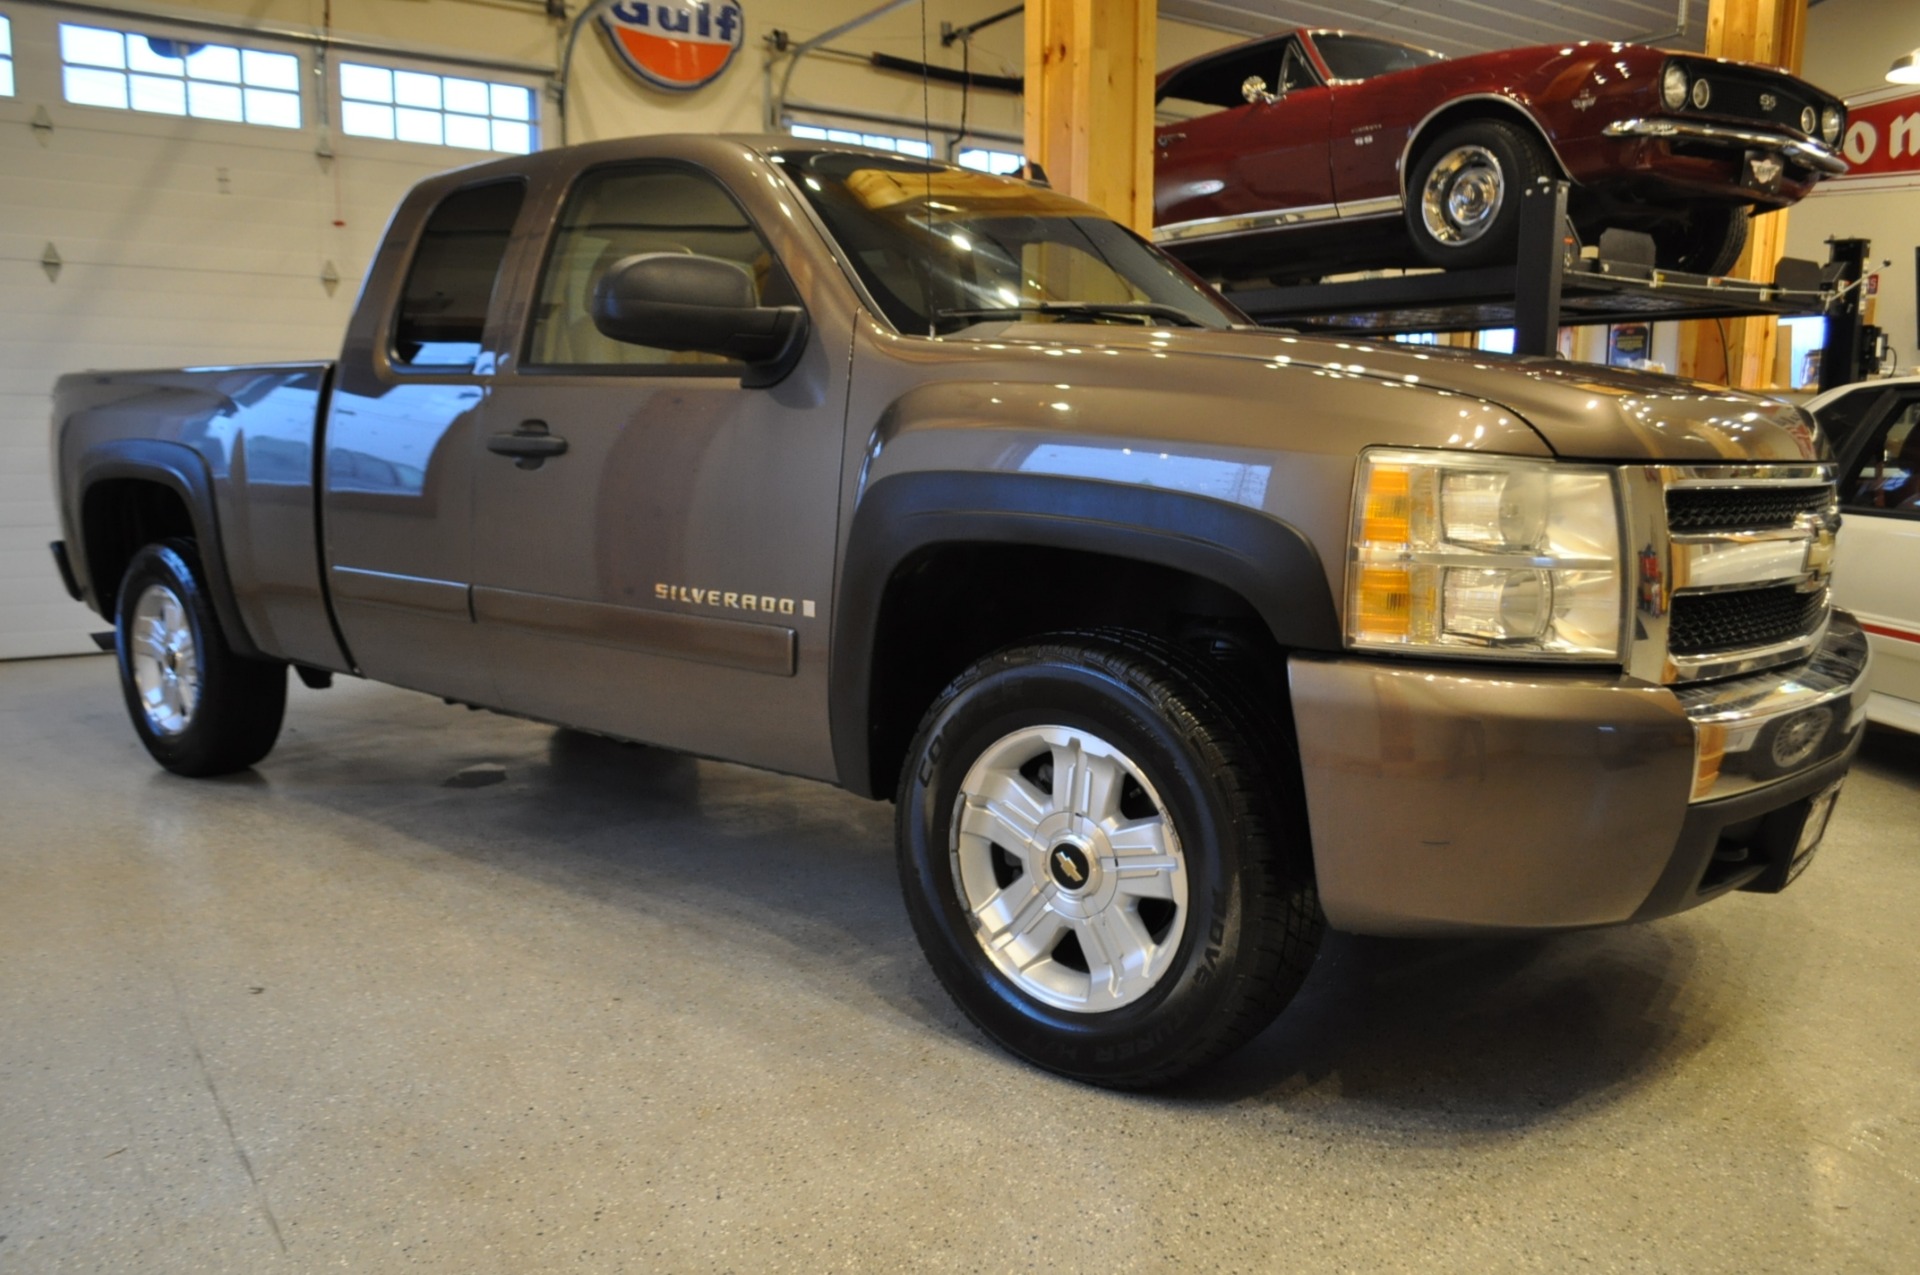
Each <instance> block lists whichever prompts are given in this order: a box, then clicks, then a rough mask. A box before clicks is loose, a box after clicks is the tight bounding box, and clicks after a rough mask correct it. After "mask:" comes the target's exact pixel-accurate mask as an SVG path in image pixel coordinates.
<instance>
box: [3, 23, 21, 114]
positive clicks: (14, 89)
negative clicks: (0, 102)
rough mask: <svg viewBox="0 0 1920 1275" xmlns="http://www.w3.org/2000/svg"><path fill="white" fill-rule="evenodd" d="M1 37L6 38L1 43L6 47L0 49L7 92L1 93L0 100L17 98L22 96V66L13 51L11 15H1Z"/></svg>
mask: <svg viewBox="0 0 1920 1275" xmlns="http://www.w3.org/2000/svg"><path fill="white" fill-rule="evenodd" d="M0 37H4V40H3V41H0V43H4V45H5V47H4V48H0V67H4V68H6V84H5V85H4V89H5V91H4V92H0V98H16V97H19V96H20V64H19V58H18V57H17V55H16V54H15V53H14V51H13V17H12V15H11V14H5V13H0Z"/></svg>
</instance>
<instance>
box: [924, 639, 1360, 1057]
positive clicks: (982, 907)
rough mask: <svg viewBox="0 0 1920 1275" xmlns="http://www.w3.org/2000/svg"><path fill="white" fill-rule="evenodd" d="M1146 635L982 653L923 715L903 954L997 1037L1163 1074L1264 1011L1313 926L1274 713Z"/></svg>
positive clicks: (1290, 978)
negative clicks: (911, 934) (922, 957)
mask: <svg viewBox="0 0 1920 1275" xmlns="http://www.w3.org/2000/svg"><path fill="white" fill-rule="evenodd" d="M1238 689H1239V688H1235V687H1231V686H1229V685H1227V684H1226V683H1224V682H1223V681H1222V680H1221V679H1220V678H1218V677H1217V676H1216V674H1215V673H1214V672H1213V670H1212V669H1211V667H1210V666H1208V665H1206V664H1205V663H1203V662H1201V661H1199V660H1197V659H1192V658H1189V657H1187V656H1186V655H1184V654H1183V653H1182V652H1179V651H1177V650H1175V649H1174V648H1171V647H1167V646H1164V645H1162V644H1159V643H1157V642H1155V641H1154V640H1153V639H1150V638H1147V637H1144V636H1131V635H1128V636H1116V635H1105V634H1101V635H1069V636H1065V637H1060V638H1056V639H1052V640H1048V641H1045V642H1040V643H1036V644H1034V645H1030V646H1022V647H1017V648H1013V649H1010V650H1006V651H1002V652H999V653H997V654H995V655H992V656H989V657H988V658H986V659H984V660H981V661H980V662H979V663H977V664H975V665H974V666H973V667H972V668H970V669H968V670H967V672H965V673H964V674H962V675H961V676H960V677H959V678H958V679H957V680H956V681H955V682H954V683H953V684H952V685H951V686H949V687H948V688H947V690H946V691H945V692H944V693H943V694H942V695H941V696H940V698H939V700H938V701H937V702H936V703H935V704H934V706H933V708H932V709H931V710H930V711H929V712H928V714H927V716H926V719H925V720H924V722H923V723H922V725H921V729H920V732H919V735H918V737H917V738H916V740H915V742H914V745H913V749H912V752H911V754H910V755H909V758H908V763H907V766H906V769H905V773H904V775H903V777H902V780H901V785H900V795H899V811H898V820H899V826H898V845H899V855H900V873H901V879H902V883H903V885H904V886H905V890H906V898H907V908H908V912H909V914H910V915H911V917H912V920H913V925H914V929H915V932H916V933H917V934H918V936H919V939H920V944H921V947H922V948H923V949H924V950H925V951H926V954H927V958H928V960H929V961H930V962H931V963H932V965H933V968H934V971H935V973H936V974H937V975H938V976H939V978H940V980H941V982H942V983H943V984H944V985H945V986H946V988H947V991H948V992H949V993H950V994H951V995H952V996H953V998H954V1000H955V1001H956V1002H957V1003H958V1004H959V1005H960V1008H961V1009H962V1010H964V1011H965V1012H966V1014H967V1015H968V1017H970V1018H971V1019H972V1020H973V1021H974V1022H975V1023H977V1024H978V1025H979V1026H980V1027H981V1029H982V1030H984V1031H985V1032H986V1033H987V1034H988V1035H990V1036H992V1037H993V1038H994V1039H995V1040H997V1041H999V1042H1000V1044H1001V1045H1003V1046H1004V1047H1006V1048H1007V1049H1009V1050H1011V1051H1012V1052H1013V1053H1015V1054H1018V1055H1019V1056H1021V1057H1022V1058H1025V1059H1027V1060H1029V1061H1031V1062H1033V1063H1036V1064H1038V1065H1039V1066H1042V1067H1045V1068H1048V1069H1050V1070H1053V1071H1057V1072H1060V1073H1062V1074H1064V1075H1068V1076H1072V1077H1075V1078H1077V1079H1081V1080H1086V1081H1091V1082H1093V1083H1096V1084H1104V1085H1111V1086H1116V1087H1124V1088H1140V1087H1145V1086H1148V1085H1154V1084H1159V1083H1162V1082H1165V1081H1168V1080H1171V1079H1173V1078H1174V1077H1176V1076H1179V1075H1181V1074H1183V1073H1185V1072H1188V1071H1190V1070H1192V1069H1194V1068H1196V1067H1198V1066H1201V1065H1202V1064H1204V1063H1207V1062H1209V1061H1211V1060H1213V1059H1215V1058H1218V1057H1219V1056H1221V1055H1222V1054H1225V1053H1226V1052H1227V1051H1229V1050H1231V1049H1233V1048H1234V1047H1236V1046H1237V1045H1239V1044H1241V1043H1242V1042H1243V1041H1245V1040H1247V1039H1248V1038H1250V1037H1251V1036H1253V1035H1254V1034H1255V1033H1256V1032H1258V1031H1259V1030H1260V1029H1261V1028H1262V1027H1264V1026H1266V1024H1267V1023H1268V1022H1270V1021H1271V1020H1272V1018H1273V1016H1274V1015H1275V1014H1277V1013H1278V1012H1279V1011H1280V1009H1281V1007H1282V1006H1284V1005H1285V1004H1286V1002H1287V1001H1288V1000H1290V999H1291V998H1292V996H1293V993H1294V992H1295V990H1297V988H1298V987H1299V985H1300V981H1301V980H1302V979H1303V978H1304V977H1305V975H1306V971H1307V968H1308V966H1309V965H1310V964H1311V962H1312V959H1313V954H1314V951H1315V950H1316V948H1317V946H1318V943H1319V937H1320V931H1321V927H1322V920H1321V916H1320V911H1319V905H1318V902H1317V899H1316V897H1315V894H1314V890H1313V885H1312V881H1311V875H1310V872H1308V871H1307V870H1305V868H1304V866H1302V865H1304V864H1305V863H1306V862H1307V858H1308V857H1307V855H1306V853H1305V846H1304V844H1303V842H1302V843H1296V844H1289V839H1290V838H1292V837H1294V836H1296V835H1298V836H1300V837H1301V838H1303V836H1304V834H1303V833H1298V832H1297V830H1298V829H1299V828H1300V827H1302V826H1303V822H1304V821H1302V820H1300V819H1299V818H1298V817H1297V810H1295V809H1291V808H1289V807H1291V806H1292V805H1293V803H1291V802H1290V801H1288V800H1287V799H1286V798H1285V797H1284V796H1283V794H1285V793H1287V792H1290V791H1291V790H1292V787H1293V785H1292V784H1291V783H1289V782H1286V778H1285V776H1284V775H1282V774H1280V773H1278V766H1277V763H1276V761H1275V760H1274V759H1275V758H1276V756H1277V755H1278V747H1277V744H1278V741H1277V740H1276V739H1275V738H1274V736H1275V734H1276V732H1277V729H1278V728H1277V727H1275V726H1272V725H1270V724H1268V723H1265V722H1263V721H1262V718H1261V715H1260V714H1258V713H1256V712H1254V711H1251V705H1252V699H1251V697H1250V696H1248V695H1246V694H1244V693H1236V692H1237V691H1238Z"/></svg>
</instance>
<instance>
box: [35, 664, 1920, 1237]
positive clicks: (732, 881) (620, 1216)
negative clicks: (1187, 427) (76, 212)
mask: <svg viewBox="0 0 1920 1275" xmlns="http://www.w3.org/2000/svg"><path fill="white" fill-rule="evenodd" d="M476 768H485V769H476ZM492 768H499V774H497V775H496V773H495V772H494V770H493V769H492ZM459 776H466V777H467V778H464V779H457V778H456V777H459ZM474 776H481V777H482V778H480V779H477V780H476V779H475V778H474ZM449 781H454V782H452V783H450V782H449ZM0 812H4V816H3V818H0V1269H5V1270H9V1271H14V1270H18V1271H55V1270H61V1271H66V1270H129V1271H141V1272H153V1271H176V1270H177V1271H196V1272H197V1271H210V1270H233V1271H246V1272H262V1271H273V1270H317V1269H320V1268H322V1267H345V1268H346V1269H355V1270H386V1269H398V1268H401V1267H420V1268H425V1269H438V1270H446V1271H459V1272H483V1271H501V1272H515V1273H518V1272H527V1271H534V1270H547V1269H560V1268H566V1269H575V1270H615V1269H623V1268H625V1269H633V1270H689V1271H691V1270H720V1269H738V1270H786V1269H791V1270H799V1271H815V1270H824V1269H829V1268H832V1269H842V1268H844V1269H853V1270H878V1269H894V1268H899V1267H903V1266H906V1265H908V1264H911V1265H912V1266H914V1267H916V1268H921V1269H932V1270H949V1269H951V1270H1008V1269H1015V1268H1026V1267H1029V1266H1032V1267H1045V1268H1060V1269H1082V1270H1103V1271H1104V1270H1116V1271H1117V1270H1135V1269H1139V1270H1157V1269H1164V1268H1168V1267H1175V1266H1178V1267H1183V1268H1185V1267H1191V1268H1196V1269H1228V1270H1281V1269H1285V1270H1289V1271H1311V1270H1334V1269H1348V1270H1388V1269H1406V1268H1416V1267H1417V1268H1420V1269H1436V1270H1472V1271H1485V1270H1508V1269H1541V1270H1564V1269H1569V1268H1572V1267H1574V1266H1576V1265H1577V1264H1580V1263H1591V1264H1592V1265H1593V1266H1594V1267H1595V1268H1596V1269H1611V1268H1632V1269H1647V1270H1685V1271H1689V1272H1694V1271H1705V1270H1729V1271H1731V1270H1740V1271H1754V1270H1773V1271H1784V1270H1793V1271H1811V1270H1835V1271H1837V1270H1846V1271H1881V1270H1884V1271H1909V1270H1914V1269H1920V1208H1916V1207H1915V1201H1916V1200H1920V996H1916V994H1915V992H1916V989H1920V945H1917V944H1916V943H1915V942H1914V940H1913V935H1914V933H1915V925H1914V917H1915V916H1916V915H1920V738H1915V737H1908V736H1897V735H1893V734H1888V733H1878V732H1876V733H1875V735H1874V736H1873V737H1872V738H1871V739H1870V741H1869V743H1868V746H1867V750H1866V752H1865V754H1864V755H1863V759H1862V762H1861V764H1860V766H1859V768H1858V769H1857V771H1856V773H1855V776H1854V778H1853V779H1852V780H1851V781H1850V784H1849V787H1848V789H1847V792H1846V794H1845V796H1844V797H1843V799H1842V801H1841V805H1840V807H1839V811H1838V813H1837V814H1836V816H1835V818H1834V822H1833V826H1832V831H1831V832H1830V834H1829V837H1828V841H1827V844H1826V846H1825V848H1824V849H1823V851H1822V855H1821V860H1820V861H1819V862H1817V863H1816V864H1815V866H1814V868H1813V869H1812V870H1811V871H1810V872H1809V873H1808V874H1807V875H1806V877H1804V878H1803V879H1802V880H1801V881H1800V882H1799V883H1798V884H1797V885H1795V886H1794V887H1793V888H1792V889H1791V890H1789V891H1788V892H1787V893H1786V894H1784V895H1781V896H1779V897H1777V898H1759V897H1752V896H1739V897H1735V898H1732V899H1728V900H1725V901H1722V902H1720V903H1718V904H1715V905H1714V906H1711V907H1708V908H1705V909H1702V910H1700V911H1698V912H1695V913H1692V914H1689V915H1687V916H1684V917H1680V918H1676V919H1674V920H1670V921H1666V922H1662V923H1659V924H1656V925H1652V926H1645V927H1638V928H1629V929H1620V930H1610V931H1603V932H1597V933H1589V934H1578V935H1569V936H1562V937H1557V938H1548V939H1527V940H1503V941H1481V942H1449V943H1411V942H1396V943H1388V942H1378V941H1367V940H1361V939H1352V938H1336V939H1334V940H1332V941H1331V942H1330V943H1329V945H1328V947H1327V949H1326V951H1325V953H1324V954H1323V959H1322V961H1321V963H1320V965H1319V966H1318V968H1317V969H1316V971H1315V973H1314V975H1313V977H1312V979H1311V980H1310V981H1309V984H1308V986H1307V989H1306V991H1305V992H1304V993H1303V995H1302V997H1301V999H1300V1000H1299V1001H1298V1002H1296V1004H1295V1005H1294V1007H1293V1008H1292V1010H1291V1011H1290V1012H1289V1013H1288V1014H1287V1015H1286V1016H1285V1017H1283V1018H1282V1020H1281V1021H1280V1022H1279V1023H1278V1024H1276V1025H1275V1026H1274V1027H1273V1028H1272V1029H1271V1030H1269V1031H1268V1032H1267V1033H1266V1034H1265V1035H1264V1036H1262V1037H1261V1038H1260V1039H1258V1040H1257V1041H1255V1042H1254V1044H1253V1045H1252V1046H1251V1047H1249V1048H1247V1049H1246V1050H1244V1051H1242V1052H1241V1053H1240V1054H1238V1055H1236V1056H1235V1057H1233V1058H1231V1059H1229V1060H1228V1061H1227V1062H1226V1063H1225V1064H1223V1065H1222V1066H1220V1067H1218V1068H1216V1069H1214V1070H1213V1071H1212V1072H1210V1073H1208V1074H1207V1075H1205V1076H1204V1077H1201V1078H1200V1079H1198V1080H1196V1081H1194V1082H1191V1083H1189V1084H1187V1085H1185V1086H1184V1087H1182V1088H1180V1089H1178V1090H1176V1091H1174V1092H1171V1093H1165V1094H1159V1095H1155V1096H1150V1097H1130V1096H1124V1095H1116V1094H1110V1093H1104V1092H1100V1091H1096V1090H1090V1089H1086V1088H1082V1087H1079V1086H1076V1085H1073V1084H1070V1083H1067V1082H1064V1081H1060V1080H1056V1079H1054V1078H1052V1077H1049V1076H1047V1075H1044V1074H1041V1073H1038V1072H1036V1071H1033V1070H1031V1069H1029V1068H1026V1067H1024V1066H1022V1065H1020V1064H1018V1063H1015V1062H1013V1061H1012V1060H1010V1059H1009V1058H1007V1057H1006V1056H1004V1055H1003V1054H1001V1053H999V1052H998V1051H997V1050H995V1049H994V1048H992V1047H991V1046H989V1045H987V1044H986V1043H984V1042H983V1041H982V1040H981V1039H980V1038H979V1036H978V1035H977V1034H976V1033H975V1032H974V1031H973V1030H972V1029H971V1028H970V1027H969V1026H968V1025H967V1024H966V1023H965V1022H964V1021H963V1020H962V1019H961V1018H960V1017H959V1015H958V1014H957V1013H956V1012H955V1011H954V1010H953V1009H952V1007H951V1006H950V1005H949V1004H948V1002H947V1000H946V998H945V996H944V995H943V994H942V992H941V991H940V989H939V988H938V986H936V985H935V983H934V982H933V979H932V977H931V975H930V974H929V973H928V972H927V969H926V967H925V965H924V964H923V963H922V961H921V959H920V956H919V953H918V951H917V949H916V948H915V945H914V942H913V938H912V935H911V934H910V933H909V931H908V928H907V924H906V919H905V916H904V914H903V912H902V909H901V906H900V903H899V900H898V894H897V887H896V884H895V880H894V869H893V862H892V854H891V849H890V820H891V810H890V808H889V807H887V806H885V805H883V804H874V803H868V802H864V801H859V800H856V799H854V798H851V797H849V796H847V795H845V794H843V793H840V792H837V791H835V790H833V789H830V788H827V787H824V786H821V785H818V784H811V783H806V782H802V781H798V780H789V779H782V778H778V777H773V776H768V775H763V774H759V773H755V772H752V771H747V770H742V769H739V768H736V767H732V766H725V765H719V764H715V763H709V762H696V761H692V760H689V759H687V758H682V757H676V756H670V755H666V754H661V753H658V752H653V751H649V750H646V749H641V748H632V747H625V746H621V745H616V744H610V743H607V742H604V741H601V740H596V739H592V738H589V737H586V736H581V735H575V734H570V733H567V732H556V731H553V730H550V729H546V728H542V727H537V726H532V725H528V724H526V723H521V722H514V721H509V720H506V719H502V718H497V717H492V716H489V715H486V714H477V713H468V712H465V711H462V710H459V709H454V708H448V707H446V706H444V705H442V704H440V703H439V702H437V701H434V700H430V699H427V698H424V697H420V696H415V695H409V694H406V693H404V692H399V691H392V690H387V689H383V688H380V687H374V686H367V685H364V684H360V683H353V682H343V683H342V684H341V685H340V686H338V687H337V688H336V689H334V690H332V691H328V692H324V693H319V692H310V691H306V690H303V689H301V688H299V687H298V686H297V685H296V686H295V688H294V690H293V701H292V706H291V710H290V713H289V719H288V729H287V732H286V733H285V734H284V735H283V737H282V740H281V743H280V746H279V748H278V749H277V750H276V751H275V752H274V754H273V755H272V756H271V757H269V758H268V759H267V761H266V762H265V763H264V764H263V765H262V766H261V767H260V768H259V769H258V770H257V771H256V772H254V773H251V774H247V775H243V776H240V777H236V778H232V779H227V780H222V781H211V782H198V783H196V782H189V781H183V780H178V779H174V778H172V777H170V776H167V775H165V774H162V773H161V772H159V771H158V770H156V769H155V768H154V767H152V766H151V764H149V763H148V761H147V760H146V757H145V755H144V754H143V753H142V752H141V750H140V749H139V747H138V745H137V744H135V742H134V740H133V736H132V734H131V732H130V731H129V729H128V727H127V725H126V722H125V720H124V715H123V710H122V707H121V704H120V700H119V692H118V690H117V689H116V687H115V685H114V681H113V673H112V667H111V665H110V664H109V662H108V661H107V660H105V659H104V658H82V659H72V660H56V661H40V662H29V663H14V664H0Z"/></svg>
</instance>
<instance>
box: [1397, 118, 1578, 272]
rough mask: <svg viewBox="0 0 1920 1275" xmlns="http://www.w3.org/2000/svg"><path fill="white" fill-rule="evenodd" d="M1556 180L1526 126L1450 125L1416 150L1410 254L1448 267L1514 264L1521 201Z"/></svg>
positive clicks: (1409, 206)
mask: <svg viewBox="0 0 1920 1275" xmlns="http://www.w3.org/2000/svg"><path fill="white" fill-rule="evenodd" d="M1555 175H1557V170H1556V169H1555V168H1554V164H1553V157H1552V156H1551V155H1549V154H1548V153H1547V148H1546V144H1545V143H1543V142H1542V141H1541V140H1540V138H1539V137H1538V136H1536V135H1535V134H1534V133H1533V132H1532V131H1531V130H1530V129H1528V128H1526V127H1524V126H1522V125H1519V124H1512V123H1509V122H1507V121H1506V120H1494V119H1483V120H1470V121H1468V122H1467V123H1464V124H1458V125H1455V126H1454V127H1453V128H1450V129H1448V130H1447V131H1446V132H1444V133H1442V134H1440V136H1438V137H1436V138H1435V139H1434V140H1433V141H1432V142H1431V143H1430V144H1428V145H1427V146H1426V147H1424V148H1423V149H1422V150H1421V152H1420V157H1419V158H1418V159H1417V160H1415V161H1414V165H1413V170H1412V172H1410V173H1409V174H1408V176H1407V203H1406V208H1405V210H1404V214H1405V218H1406V223H1407V233H1408V235H1410V236H1411V237H1412V239H1413V250H1414V253H1415V254H1416V255H1417V256H1418V257H1419V258H1420V260H1421V261H1424V262H1425V263H1426V264H1428V265H1430V266H1441V267H1444V268H1446V269H1449V270H1471V269H1477V268H1479V267H1481V266H1493V265H1512V264H1513V263H1514V262H1515V260H1516V259H1517V257H1518V255H1519V243H1520V196H1521V194H1522V193H1523V192H1524V191H1527V190H1530V189H1532V187H1533V185H1534V183H1535V182H1537V181H1539V180H1540V179H1541V178H1543V177H1544V178H1551V177H1553V176H1555Z"/></svg>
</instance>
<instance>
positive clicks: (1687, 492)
mask: <svg viewBox="0 0 1920 1275" xmlns="http://www.w3.org/2000/svg"><path fill="white" fill-rule="evenodd" d="M1832 498H1833V493H1832V492H1831V491H1830V490H1829V489H1828V488H1825V487H1679V488H1675V489H1673V490H1671V491H1669V492H1668V493H1667V525H1668V526H1669V527H1670V528H1671V529H1672V530H1673V531H1675V532H1676V533H1679V534H1682V535H1692V534H1694V533H1698V532H1714V531H1763V530H1767V529H1770V528H1774V527H1791V526H1792V525H1793V524H1794V520H1795V519H1797V518H1799V517H1800V515H1801V514H1813V513H1819V512H1820V511H1822V510H1824V509H1825V508H1826V507H1827V502H1828V501H1830V500H1831V499H1832Z"/></svg>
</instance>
